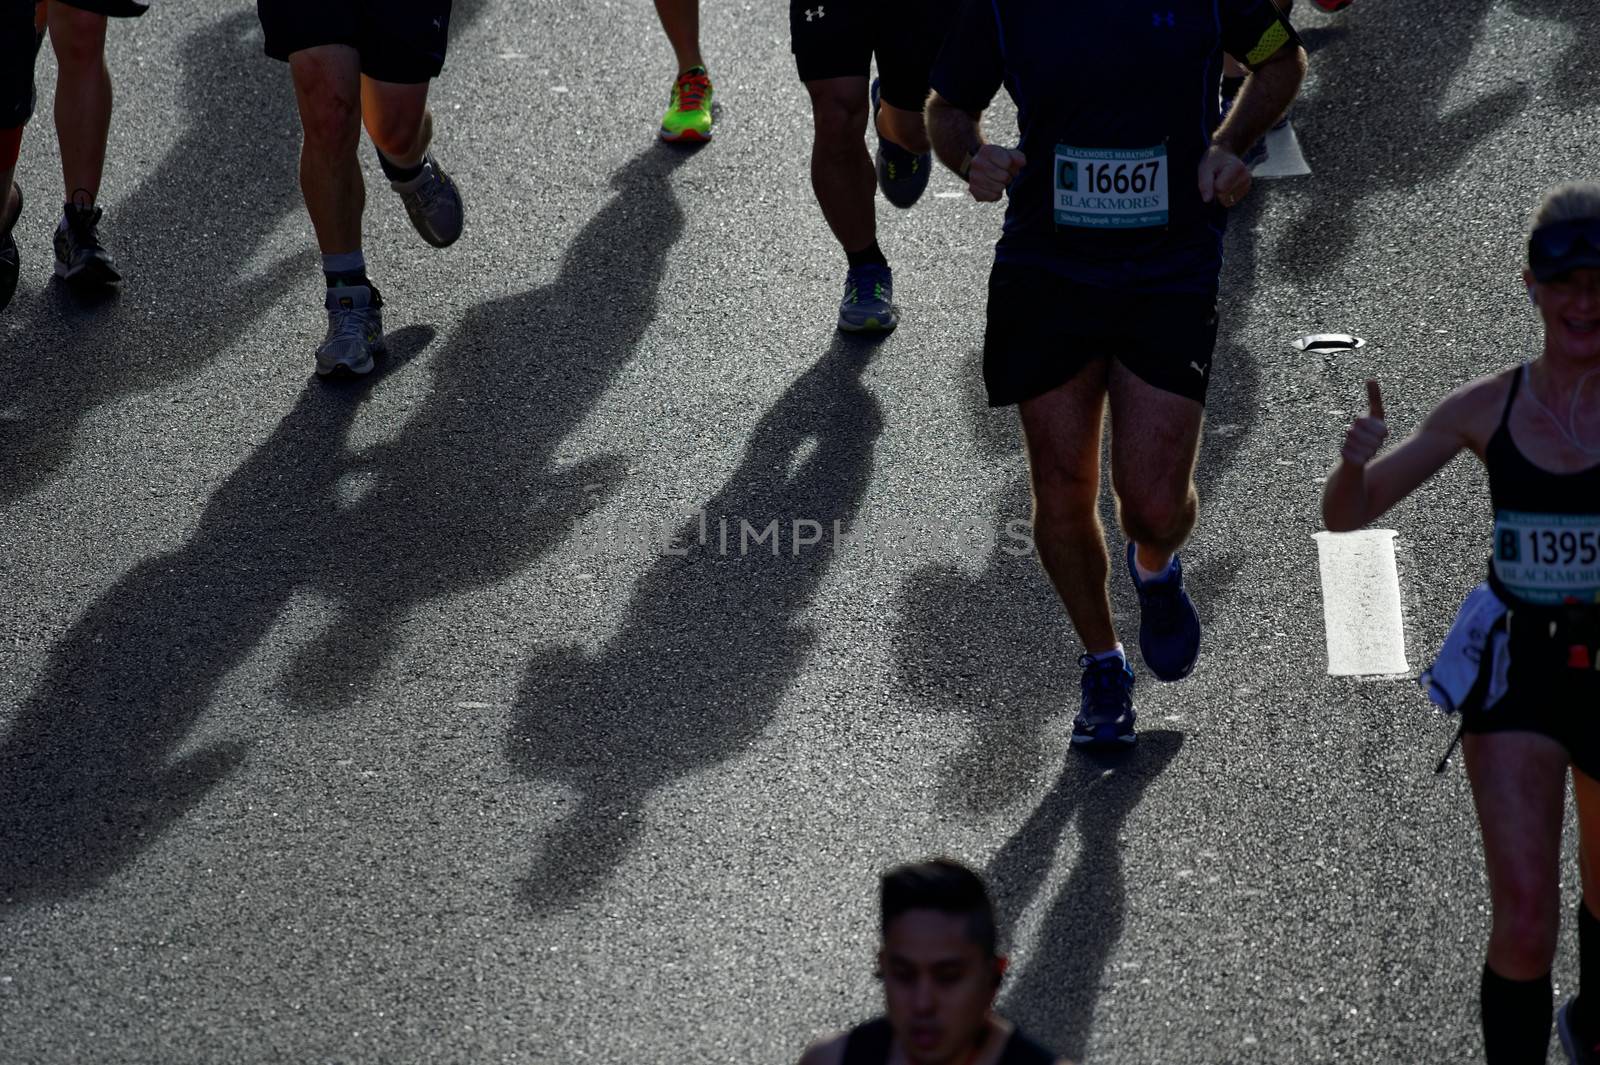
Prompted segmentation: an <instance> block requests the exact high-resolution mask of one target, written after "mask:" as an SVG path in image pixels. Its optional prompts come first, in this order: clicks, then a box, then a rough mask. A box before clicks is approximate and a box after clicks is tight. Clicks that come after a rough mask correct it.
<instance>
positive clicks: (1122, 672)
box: [1072, 655, 1137, 747]
mask: <svg viewBox="0 0 1600 1065" xmlns="http://www.w3.org/2000/svg"><path fill="white" fill-rule="evenodd" d="M1078 665H1080V666H1082V667H1083V681H1082V684H1083V705H1082V706H1081V707H1080V708H1079V710H1078V716H1077V717H1075V718H1073V719H1072V745H1073V746H1074V747H1125V746H1127V745H1128V744H1130V743H1132V742H1133V741H1134V740H1135V739H1137V737H1136V736H1135V735H1134V732H1133V719H1134V716H1135V715H1134V712H1133V670H1131V669H1129V668H1128V661H1127V659H1125V658H1121V657H1114V658H1104V659H1101V658H1096V657H1094V656H1093V655H1084V656H1083V657H1081V658H1079V659H1078Z"/></svg>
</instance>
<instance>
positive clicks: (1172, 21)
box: [1150, 11, 1178, 29]
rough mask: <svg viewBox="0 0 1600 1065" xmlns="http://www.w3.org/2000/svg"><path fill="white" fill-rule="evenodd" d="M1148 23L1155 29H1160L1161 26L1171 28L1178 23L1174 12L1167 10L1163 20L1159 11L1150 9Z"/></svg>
mask: <svg viewBox="0 0 1600 1065" xmlns="http://www.w3.org/2000/svg"><path fill="white" fill-rule="evenodd" d="M1150 25H1151V26H1153V27H1155V28H1156V29H1160V28H1161V27H1163V26H1165V27H1167V28H1168V29H1173V28H1175V27H1176V26H1177V25H1178V16H1177V14H1176V13H1174V12H1172V11H1168V12H1167V18H1166V21H1165V22H1163V21H1162V20H1161V12H1159V11H1152V12H1150Z"/></svg>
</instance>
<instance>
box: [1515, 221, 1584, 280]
mask: <svg viewBox="0 0 1600 1065" xmlns="http://www.w3.org/2000/svg"><path fill="white" fill-rule="evenodd" d="M1585 266H1593V267H1600V218H1574V219H1569V220H1568V221H1565V222H1550V223H1548V224H1546V225H1542V226H1540V227H1538V228H1537V229H1535V230H1534V231H1533V233H1532V234H1530V235H1529V237H1528V268H1529V269H1531V270H1532V271H1533V276H1534V277H1536V278H1537V279H1539V280H1540V281H1549V280H1550V279H1551V278H1553V277H1558V276H1560V275H1561V274H1564V273H1567V272H1568V271H1569V270H1577V269H1579V268H1581V267H1585Z"/></svg>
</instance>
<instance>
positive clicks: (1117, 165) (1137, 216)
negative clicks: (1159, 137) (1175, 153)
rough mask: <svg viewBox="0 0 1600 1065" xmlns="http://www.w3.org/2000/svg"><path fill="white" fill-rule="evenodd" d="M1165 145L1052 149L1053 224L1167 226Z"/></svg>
mask: <svg viewBox="0 0 1600 1065" xmlns="http://www.w3.org/2000/svg"><path fill="white" fill-rule="evenodd" d="M1167 214H1168V200H1167V147H1166V145H1164V144H1158V145H1156V146H1155V147H1153V148H1073V147H1069V146H1068V145H1065V144H1058V145H1056V169H1055V216H1056V225H1058V226H1078V227H1083V228H1088V229H1145V228H1154V227H1158V226H1165V225H1166V224H1167Z"/></svg>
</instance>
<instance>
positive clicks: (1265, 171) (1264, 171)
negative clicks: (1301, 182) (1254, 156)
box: [1250, 122, 1311, 178]
mask: <svg viewBox="0 0 1600 1065" xmlns="http://www.w3.org/2000/svg"><path fill="white" fill-rule="evenodd" d="M1261 143H1262V144H1263V145H1265V146H1266V149H1267V154H1266V156H1265V157H1264V158H1263V159H1262V160H1261V161H1260V162H1259V163H1257V164H1256V165H1255V166H1253V167H1251V168H1250V176H1251V177H1258V178H1288V177H1305V176H1306V175H1308V174H1310V173H1311V166H1310V164H1308V163H1307V162H1306V157H1305V153H1304V152H1302V151H1301V150H1300V138H1299V137H1297V136H1295V133H1294V123H1293V122H1285V123H1284V124H1283V125H1282V126H1281V127H1278V128H1276V129H1270V130H1268V131H1267V135H1266V136H1265V137H1263V138H1261Z"/></svg>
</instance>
